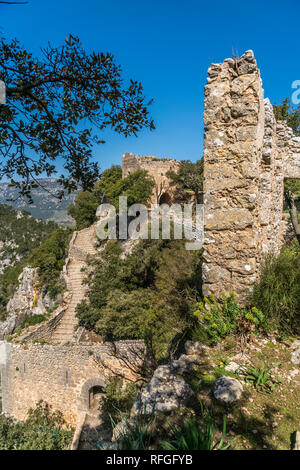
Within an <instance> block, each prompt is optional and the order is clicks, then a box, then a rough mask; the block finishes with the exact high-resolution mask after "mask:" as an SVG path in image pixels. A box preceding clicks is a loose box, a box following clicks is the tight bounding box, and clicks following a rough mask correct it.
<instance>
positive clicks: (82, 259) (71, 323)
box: [51, 225, 97, 343]
mask: <svg viewBox="0 0 300 470" xmlns="http://www.w3.org/2000/svg"><path fill="white" fill-rule="evenodd" d="M94 242H95V226H94V225H92V226H91V227H88V228H86V229H83V230H81V231H79V232H75V233H74V235H73V238H72V240H71V243H70V248H69V255H68V261H67V266H66V273H65V278H66V282H67V289H68V292H69V294H70V300H69V303H68V306H67V309H66V311H65V313H64V314H63V316H62V318H61V320H60V322H59V323H58V325H57V327H56V328H55V330H54V331H53V333H52V336H51V341H53V342H59V343H67V342H68V341H72V339H73V337H74V333H75V330H74V328H75V326H76V325H77V318H76V311H75V310H76V306H77V305H78V304H79V303H80V302H81V301H82V300H83V299H84V297H85V294H86V292H87V286H85V285H84V284H82V282H83V280H84V278H85V276H86V273H85V271H84V268H86V267H87V264H86V258H87V256H88V255H95V254H96V253H97V251H96V249H95V246H94Z"/></svg>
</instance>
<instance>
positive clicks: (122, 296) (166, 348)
mask: <svg viewBox="0 0 300 470" xmlns="http://www.w3.org/2000/svg"><path fill="white" fill-rule="evenodd" d="M121 254H122V247H121V245H120V243H119V242H115V241H110V242H108V243H107V245H106V247H105V249H104V250H103V252H102V253H101V258H99V259H98V260H96V261H95V262H94V272H93V274H91V275H90V276H89V277H88V279H87V282H88V284H89V293H90V295H89V300H88V301H83V302H82V303H81V304H80V305H79V306H78V307H77V309H76V310H77V317H78V319H79V324H80V325H81V326H85V327H86V328H89V329H92V330H94V331H96V332H97V333H99V334H101V335H103V336H104V338H105V339H106V340H113V341H114V340H120V339H144V340H145V342H146V343H147V346H148V347H149V350H151V351H152V352H153V355H155V357H157V358H162V357H166V356H168V355H170V354H174V351H175V350H176V349H177V348H178V347H179V344H180V341H181V340H182V339H183V338H184V337H185V335H186V334H187V332H188V330H189V329H190V328H192V327H194V326H195V323H196V319H195V317H194V315H193V311H194V308H195V304H196V302H197V300H199V298H200V290H201V270H200V269H199V265H200V264H201V257H200V256H199V252H198V253H197V252H193V251H186V250H185V247H184V241H182V240H176V241H175V240H173V241H170V240H156V241H150V240H149V241H148V240H141V241H140V242H138V244H137V245H136V246H135V247H134V248H133V250H132V252H131V254H129V255H127V256H126V257H122V256H121Z"/></svg>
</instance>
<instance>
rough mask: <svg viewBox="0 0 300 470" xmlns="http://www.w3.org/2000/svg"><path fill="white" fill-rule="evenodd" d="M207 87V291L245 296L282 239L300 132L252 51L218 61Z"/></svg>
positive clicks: (298, 164) (299, 162)
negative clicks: (276, 109)
mask: <svg viewBox="0 0 300 470" xmlns="http://www.w3.org/2000/svg"><path fill="white" fill-rule="evenodd" d="M208 73H209V78H208V79H207V85H206V87H205V112H204V124H205V141H204V194H205V196H204V208H205V244H204V266H203V273H204V274H203V281H204V294H205V295H207V294H208V293H209V292H212V293H213V294H215V295H218V294H219V293H220V292H221V291H222V290H224V291H225V292H229V291H234V292H236V294H237V295H238V297H239V298H240V299H241V300H243V298H245V295H246V294H247V293H248V292H249V289H251V286H252V284H253V283H254V282H255V280H256V279H257V276H258V274H259V270H260V266H261V262H262V257H263V255H264V254H265V253H268V252H275V253H276V252H277V251H278V250H279V249H280V246H281V244H282V207H283V181H284V178H291V177H293V178H300V138H298V137H294V136H293V132H292V130H291V129H289V128H288V127H287V126H286V124H285V123H284V122H281V123H277V122H276V120H275V118H274V114H273V109H272V106H271V104H270V102H269V100H268V99H265V100H264V92H263V89H262V83H261V78H260V73H259V70H258V68H257V65H256V61H255V58H254V55H253V52H252V51H247V52H246V53H245V54H244V55H243V56H242V57H241V58H240V59H237V60H233V59H226V60H225V61H224V62H223V63H222V64H212V65H211V66H210V68H209V70H208Z"/></svg>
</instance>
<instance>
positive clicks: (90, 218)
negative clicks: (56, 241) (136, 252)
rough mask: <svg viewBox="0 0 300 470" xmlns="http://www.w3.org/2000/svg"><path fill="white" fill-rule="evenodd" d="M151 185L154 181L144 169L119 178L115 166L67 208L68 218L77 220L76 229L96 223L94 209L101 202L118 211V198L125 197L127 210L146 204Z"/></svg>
mask: <svg viewBox="0 0 300 470" xmlns="http://www.w3.org/2000/svg"><path fill="white" fill-rule="evenodd" d="M153 186H154V182H153V179H152V178H151V177H150V176H149V175H148V174H147V172H146V171H145V170H137V171H135V172H133V173H131V174H130V175H128V176H126V177H125V178H122V169H121V167H120V166H118V165H113V166H112V167H111V168H109V169H107V170H105V171H103V173H102V174H101V176H100V179H99V181H98V182H97V183H96V184H95V186H94V188H93V189H92V191H82V192H81V193H79V194H78V195H77V196H76V198H75V201H74V204H72V205H71V206H70V207H69V211H68V213H69V215H71V217H73V218H74V219H75V220H76V229H77V230H81V229H83V228H85V227H89V226H90V225H91V224H92V223H93V222H94V221H95V215H96V210H97V207H98V206H99V205H100V204H101V202H104V201H105V202H108V203H110V204H112V205H113V206H114V207H115V208H116V210H118V208H119V196H127V203H128V207H129V206H131V205H132V204H135V203H140V204H146V203H147V201H148V200H149V198H150V195H151V193H152V189H153Z"/></svg>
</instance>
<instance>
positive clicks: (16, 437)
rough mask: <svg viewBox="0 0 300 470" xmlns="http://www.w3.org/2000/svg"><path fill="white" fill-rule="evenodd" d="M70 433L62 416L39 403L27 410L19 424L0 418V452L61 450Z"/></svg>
mask: <svg viewBox="0 0 300 470" xmlns="http://www.w3.org/2000/svg"><path fill="white" fill-rule="evenodd" d="M72 434H73V430H72V429H70V428H69V427H66V423H65V421H64V419H63V416H62V414H61V413H60V412H58V411H53V410H52V408H51V406H50V405H48V404H47V403H45V402H43V401H40V402H38V403H37V405H36V408H34V409H30V410H29V412H28V415H27V418H26V420H25V421H23V422H15V421H14V420H12V419H11V418H8V417H6V416H4V415H0V450H64V449H67V448H68V447H69V445H70V443H71V439H72Z"/></svg>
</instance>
